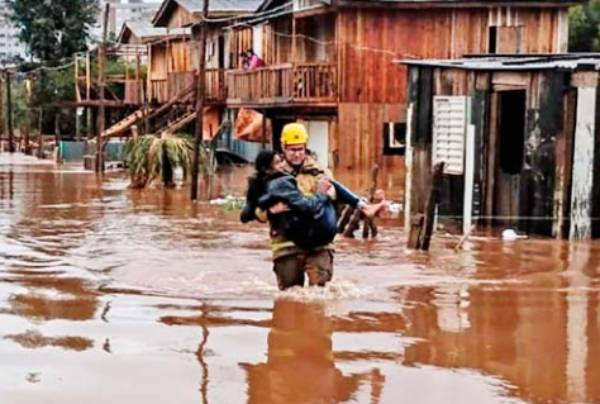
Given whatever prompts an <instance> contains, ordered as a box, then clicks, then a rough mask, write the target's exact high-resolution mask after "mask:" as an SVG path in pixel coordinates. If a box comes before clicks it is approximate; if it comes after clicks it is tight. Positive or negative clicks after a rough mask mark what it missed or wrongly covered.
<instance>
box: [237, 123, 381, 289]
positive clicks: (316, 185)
mask: <svg viewBox="0 0 600 404" xmlns="http://www.w3.org/2000/svg"><path fill="white" fill-rule="evenodd" d="M307 143H308V132H307V131H306V128H305V127H304V126H303V125H302V124H299V123H291V124H288V125H286V126H285V127H284V128H283V131H282V134H281V145H282V149H283V157H284V161H283V163H282V164H281V166H282V171H284V172H285V173H286V174H289V175H291V176H293V177H294V178H295V179H296V186H295V188H297V190H298V191H299V192H300V193H301V195H303V196H312V197H313V198H315V197H316V195H317V194H319V193H320V194H328V195H329V197H330V199H331V200H337V201H338V202H343V203H347V204H350V205H351V206H353V207H356V208H358V209H360V210H361V211H364V212H365V213H369V212H371V211H375V210H377V209H379V207H377V206H371V205H368V204H366V203H365V202H364V201H361V200H360V199H359V198H358V197H356V196H354V195H353V194H352V193H351V192H349V191H347V190H346V189H345V188H343V187H341V184H338V183H335V184H332V183H331V181H332V180H331V174H330V173H329V172H328V171H327V170H326V169H322V168H321V167H320V166H319V165H318V164H317V162H316V161H315V160H314V159H313V158H312V157H311V156H310V155H309V154H308V152H307V147H306V146H307ZM282 181H283V180H282ZM285 181H289V180H285ZM270 182H273V183H275V184H277V183H276V182H275V181H270ZM275 184H271V186H273V187H275ZM287 188H290V186H289V184H288V186H287ZM287 188H285V187H284V189H287ZM336 190H337V192H335V191H336ZM273 191H275V190H274V189H273ZM345 191H347V192H345ZM267 193H269V189H267ZM336 194H337V195H336ZM278 198H280V197H272V198H271V199H269V202H266V201H264V205H263V206H270V207H269V208H268V209H267V211H265V210H263V209H260V207H259V208H258V209H254V208H252V207H248V208H247V210H246V211H247V212H250V213H248V214H250V215H252V214H254V215H255V216H257V217H258V218H259V219H260V220H261V221H266V220H268V221H269V224H270V235H271V246H272V250H273V270H274V272H275V274H276V276H277V281H278V284H279V288H280V289H287V288H289V287H291V286H303V285H304V278H305V274H306V275H307V276H308V280H309V284H310V285H319V286H323V285H325V284H326V283H327V282H329V281H330V280H331V278H332V275H333V246H332V244H331V243H327V244H324V245H318V246H316V247H313V245H317V243H319V244H321V240H318V241H315V242H313V243H312V244H309V245H310V246H311V247H308V248H307V247H305V248H303V247H302V246H300V245H299V244H297V243H296V242H295V241H294V240H293V239H292V238H291V236H290V234H289V232H288V230H287V226H288V223H286V221H285V220H279V217H278V216H277V215H278V214H281V213H284V212H288V211H292V213H293V211H294V208H293V207H291V206H289V205H288V204H287V203H286V202H284V201H283V198H280V199H278ZM316 198H317V199H318V197H316ZM258 200H259V201H260V197H259V199H258ZM271 203H274V204H273V205H271ZM256 206H258V202H257V203H256ZM253 211H254V213H252V212H253ZM267 212H268V213H267ZM314 220H315V219H314V218H313V221H314ZM307 221H310V220H307ZM332 227H333V226H332Z"/></svg>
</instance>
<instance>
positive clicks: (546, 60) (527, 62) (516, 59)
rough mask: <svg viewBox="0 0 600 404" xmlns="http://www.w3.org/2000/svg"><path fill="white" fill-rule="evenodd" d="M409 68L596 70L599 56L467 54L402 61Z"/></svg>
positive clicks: (599, 65)
mask: <svg viewBox="0 0 600 404" xmlns="http://www.w3.org/2000/svg"><path fill="white" fill-rule="evenodd" d="M394 62H395V63H398V64H404V65H409V66H429V67H445V68H453V69H463V70H489V71H494V70H511V71H517V70H549V69H561V70H597V71H600V53H561V54H520V55H513V54H506V55H468V56H467V57H464V58H462V59H422V60H421V59H404V60H395V61H394Z"/></svg>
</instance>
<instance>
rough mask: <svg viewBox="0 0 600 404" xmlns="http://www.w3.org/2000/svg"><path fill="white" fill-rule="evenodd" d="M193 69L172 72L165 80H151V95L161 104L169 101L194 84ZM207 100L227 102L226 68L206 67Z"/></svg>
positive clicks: (151, 97) (213, 102)
mask: <svg viewBox="0 0 600 404" xmlns="http://www.w3.org/2000/svg"><path fill="white" fill-rule="evenodd" d="M194 75H195V73H194V72H193V71H188V72H172V73H168V74H167V78H166V79H163V80H150V89H149V96H150V99H153V98H154V99H156V101H157V102H158V103H159V104H164V103H166V102H169V101H170V100H171V99H173V98H174V97H176V96H177V95H178V94H180V93H181V92H182V91H183V90H185V89H187V88H189V87H190V86H192V85H193V84H194ZM205 77H206V101H207V102H208V103H211V104H219V103H225V97H226V94H227V92H226V87H225V70H223V69H206V76H205Z"/></svg>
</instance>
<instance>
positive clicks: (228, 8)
mask: <svg viewBox="0 0 600 404" xmlns="http://www.w3.org/2000/svg"><path fill="white" fill-rule="evenodd" d="M261 2H262V0H210V1H209V3H208V11H209V13H213V14H221V15H222V14H233V15H236V14H244V15H245V14H252V13H253V12H255V11H256V9H257V8H258V6H259V5H260V3H261ZM203 5H204V1H203V0H165V1H164V2H163V3H162V5H161V6H160V9H159V10H158V11H157V13H156V15H155V16H154V18H153V19H152V23H153V24H155V25H159V26H162V25H165V24H166V21H167V18H168V15H169V14H170V13H172V12H173V10H174V9H175V7H176V6H179V7H182V8H183V9H185V10H187V11H188V12H190V13H192V14H198V13H202V9H203Z"/></svg>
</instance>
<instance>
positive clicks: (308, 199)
mask: <svg viewBox="0 0 600 404" xmlns="http://www.w3.org/2000/svg"><path fill="white" fill-rule="evenodd" d="M281 164H282V160H281V158H280V157H279V155H278V154H276V153H275V152H273V151H270V150H265V151H261V152H260V153H259V154H258V156H257V158H256V161H255V168H256V173H255V175H254V176H253V177H251V178H250V179H249V183H248V192H247V194H246V205H245V207H244V209H243V210H242V213H241V214H240V220H241V221H242V223H247V222H249V221H251V220H254V219H257V217H256V209H257V208H260V209H261V210H262V211H266V212H268V211H269V208H271V207H273V206H274V205H276V204H278V203H280V202H281V203H284V204H286V206H287V207H288V208H289V209H288V210H283V211H281V212H279V213H276V214H272V213H267V215H268V219H269V221H270V222H271V223H273V224H274V226H275V227H277V228H279V229H281V232H282V233H283V234H284V236H285V237H286V238H288V239H289V240H291V241H293V242H294V244H296V245H297V246H299V247H301V248H303V249H313V248H318V247H322V246H325V245H327V244H329V243H331V242H332V241H333V239H334V237H335V234H336V233H337V217H336V209H335V206H334V204H333V200H334V199H335V198H336V196H337V195H341V197H342V199H344V200H350V201H351V203H352V204H353V205H354V206H355V207H356V206H359V205H361V204H363V203H364V202H362V201H361V200H360V199H359V198H358V197H357V196H356V195H354V194H353V193H352V192H351V191H349V190H348V189H346V188H345V187H344V186H343V185H342V184H340V183H338V182H336V181H333V180H329V179H327V178H324V179H323V180H322V181H321V183H320V184H319V187H318V189H317V193H316V194H315V195H304V194H302V192H300V190H299V189H298V184H297V182H296V178H295V177H293V176H292V175H289V174H286V173H284V172H283V171H281Z"/></svg>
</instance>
